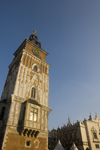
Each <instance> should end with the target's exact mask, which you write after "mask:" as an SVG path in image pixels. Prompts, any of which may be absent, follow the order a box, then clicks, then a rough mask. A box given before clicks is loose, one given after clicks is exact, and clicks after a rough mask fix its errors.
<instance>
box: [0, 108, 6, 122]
mask: <svg viewBox="0 0 100 150" xmlns="http://www.w3.org/2000/svg"><path fill="white" fill-rule="evenodd" d="M5 110H6V107H2V110H1V114H0V120H3V117H4V114H5Z"/></svg>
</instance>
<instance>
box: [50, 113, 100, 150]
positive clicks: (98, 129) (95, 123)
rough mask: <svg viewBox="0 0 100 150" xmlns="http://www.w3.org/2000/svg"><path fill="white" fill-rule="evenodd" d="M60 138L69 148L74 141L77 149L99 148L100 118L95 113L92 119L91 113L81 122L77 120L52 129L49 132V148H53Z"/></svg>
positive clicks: (92, 149) (64, 145)
mask: <svg viewBox="0 0 100 150" xmlns="http://www.w3.org/2000/svg"><path fill="white" fill-rule="evenodd" d="M58 140H60V141H61V143H62V145H63V147H64V148H66V149H67V150H70V148H71V145H72V143H73V142H74V143H75V145H76V146H77V148H78V150H97V149H100V119H99V117H98V116H97V115H96V116H95V119H93V117H92V115H90V116H89V119H88V120H86V119H84V121H83V122H79V121H77V122H76V123H75V124H71V122H70V121H69V122H68V124H67V125H64V126H63V127H61V128H58V129H57V130H56V129H53V130H51V131H50V132H49V150H53V149H54V147H55V146H56V144H57V141H58Z"/></svg>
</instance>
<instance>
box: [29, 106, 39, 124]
mask: <svg viewBox="0 0 100 150" xmlns="http://www.w3.org/2000/svg"><path fill="white" fill-rule="evenodd" d="M37 117H38V109H36V108H33V107H31V112H30V120H33V121H37Z"/></svg>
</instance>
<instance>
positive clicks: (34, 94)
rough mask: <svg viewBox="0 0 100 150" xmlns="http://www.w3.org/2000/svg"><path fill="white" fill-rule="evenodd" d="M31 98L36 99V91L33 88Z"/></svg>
mask: <svg viewBox="0 0 100 150" xmlns="http://www.w3.org/2000/svg"><path fill="white" fill-rule="evenodd" d="M31 98H34V99H35V98H36V89H35V88H34V87H33V88H32V90H31Z"/></svg>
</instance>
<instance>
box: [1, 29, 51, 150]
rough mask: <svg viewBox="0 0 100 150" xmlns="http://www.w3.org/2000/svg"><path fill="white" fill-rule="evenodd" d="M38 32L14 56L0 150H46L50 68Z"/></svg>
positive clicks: (5, 97) (3, 109) (3, 107)
mask: <svg viewBox="0 0 100 150" xmlns="http://www.w3.org/2000/svg"><path fill="white" fill-rule="evenodd" d="M47 54H48V53H47V52H46V51H45V50H43V49H41V43H40V42H39V41H38V38H37V35H36V31H34V32H33V33H32V34H31V36H30V37H29V38H27V39H25V40H24V42H23V43H22V44H21V45H20V47H19V48H18V49H17V50H16V52H15V53H14V56H15V57H14V59H13V61H12V63H11V64H10V65H9V72H8V76H7V79H6V82H5V86H4V89H3V93H2V96H1V101H0V149H1V150H28V149H29V150H47V149H48V115H49V113H50V111H51V109H50V108H49V67H50V65H49V64H47V63H46V56H47Z"/></svg>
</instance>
